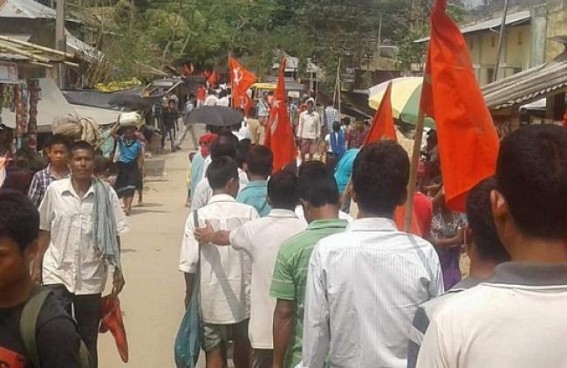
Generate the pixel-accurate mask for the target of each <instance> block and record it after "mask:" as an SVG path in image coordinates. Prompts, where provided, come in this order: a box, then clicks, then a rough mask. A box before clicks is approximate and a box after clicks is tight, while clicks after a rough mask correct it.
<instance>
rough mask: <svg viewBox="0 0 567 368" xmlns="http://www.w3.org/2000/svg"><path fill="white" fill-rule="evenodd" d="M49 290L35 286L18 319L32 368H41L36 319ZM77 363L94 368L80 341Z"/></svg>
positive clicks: (86, 367) (84, 367)
mask: <svg viewBox="0 0 567 368" xmlns="http://www.w3.org/2000/svg"><path fill="white" fill-rule="evenodd" d="M50 294H51V290H49V289H47V288H43V287H41V286H35V287H34V288H33V289H32V291H31V293H30V298H29V299H28V302H27V303H26V305H25V306H24V309H23V310H22V316H21V317H20V334H21V335H22V340H23V342H24V349H25V350H26V357H27V359H28V360H29V361H30V362H31V364H32V366H33V367H34V368H41V364H40V359H39V350H38V348H37V319H38V317H39V314H40V313H41V310H42V308H43V305H44V304H45V301H46V300H47V297H48V296H49V295H50ZM79 361H80V363H81V367H82V368H91V367H94V363H93V360H92V357H91V354H90V353H89V350H88V348H87V345H85V342H84V341H83V340H82V339H80V346H79Z"/></svg>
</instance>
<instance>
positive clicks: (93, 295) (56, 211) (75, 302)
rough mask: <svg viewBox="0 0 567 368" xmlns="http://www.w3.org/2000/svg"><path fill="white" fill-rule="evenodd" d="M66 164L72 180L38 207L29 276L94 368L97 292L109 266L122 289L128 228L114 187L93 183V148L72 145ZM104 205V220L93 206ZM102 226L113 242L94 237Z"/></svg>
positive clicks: (52, 187)
mask: <svg viewBox="0 0 567 368" xmlns="http://www.w3.org/2000/svg"><path fill="white" fill-rule="evenodd" d="M69 165H70V169H71V177H70V178H67V179H61V180H59V181H55V182H53V183H52V184H51V185H50V186H49V187H48V188H47V192H46V194H45V197H44V199H43V201H42V202H41V205H40V206H39V213H40V230H41V231H40V236H39V241H38V244H39V249H38V253H37V255H36V259H35V261H34V269H33V272H32V277H33V278H34V279H35V280H36V281H37V282H42V283H43V285H46V286H48V287H49V288H50V289H51V290H52V291H53V293H54V294H55V295H56V296H57V298H58V299H59V301H60V302H61V305H62V306H63V307H64V308H65V309H66V310H67V311H68V312H69V314H71V312H73V313H72V314H73V316H74V317H75V320H76V321H77V327H78V331H79V335H80V336H81V338H82V339H83V341H84V342H85V344H86V346H87V348H88V349H89V353H90V354H91V356H92V358H93V359H94V361H95V366H96V361H97V337H98V326H99V321H100V316H99V305H100V299H101V293H102V292H103V291H104V287H105V284H106V279H107V267H108V266H109V265H111V266H113V268H114V275H113V289H112V293H113V294H114V295H118V293H120V291H122V288H123V287H124V278H123V276H122V272H121V269H120V254H119V252H120V250H119V243H120V239H119V238H118V236H119V235H120V234H123V233H124V232H125V231H126V230H127V225H126V220H125V216H124V213H123V212H122V209H121V206H120V201H119V199H118V196H117V195H116V193H115V192H114V189H112V188H110V186H108V184H106V183H104V184H103V183H101V182H97V181H95V180H94V179H93V174H94V149H93V147H92V146H91V145H90V144H88V143H87V142H82V141H80V142H76V143H75V144H74V145H73V146H72V147H71V158H70V163H69ZM100 186H102V187H100ZM99 189H100V190H102V191H103V192H102V194H100V193H101V191H99ZM102 196H104V197H106V198H103V197H102ZM106 203H108V206H109V208H106V209H103V210H106V215H104V218H102V217H103V215H101V214H100V213H101V211H103V210H101V209H99V210H98V211H97V210H96V208H97V207H100V206H105V205H106ZM109 212H110V213H111V214H112V215H111V216H110V217H107V216H108V213H109ZM97 213H99V215H97ZM112 220H114V221H112ZM111 221H112V222H111ZM103 223H104V224H110V227H109V229H111V230H110V233H111V234H114V236H116V237H115V238H114V239H108V238H100V237H99V236H98V235H99V233H100V229H99V226H104V225H101V224H103ZM97 224H98V225H97ZM103 242H104V244H102V243H103Z"/></svg>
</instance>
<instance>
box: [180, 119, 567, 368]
mask: <svg viewBox="0 0 567 368" xmlns="http://www.w3.org/2000/svg"><path fill="white" fill-rule="evenodd" d="M435 141H436V136H435V133H431V134H430V135H429V137H428V143H429V147H428V151H427V157H428V159H427V160H426V162H425V164H424V166H425V167H424V168H423V169H422V172H421V176H422V178H429V181H428V182H425V183H423V182H420V183H419V187H420V188H423V191H424V192H426V193H419V196H418V197H416V198H420V200H419V202H420V203H425V205H424V206H425V209H423V208H422V209H421V210H420V212H421V215H418V216H419V217H420V218H416V219H414V221H418V222H420V223H422V226H421V229H422V231H426V232H427V234H425V233H423V232H422V233H420V234H419V235H420V236H418V235H416V234H410V233H406V232H403V231H401V230H400V227H399V226H397V225H396V223H395V222H394V219H395V212H396V211H397V208H398V207H399V206H401V205H403V204H404V203H405V201H406V196H407V185H408V181H409V159H408V155H407V153H406V152H405V151H404V149H403V148H402V147H401V146H400V145H398V144H397V143H394V142H391V141H383V142H380V143H374V144H370V145H367V146H364V147H362V149H361V150H360V151H359V152H357V154H356V155H354V157H352V158H350V160H351V161H352V165H351V175H350V181H351V184H350V185H349V187H350V188H343V190H347V191H349V193H350V197H351V198H352V201H353V202H355V203H356V204H357V207H358V214H357V217H356V219H355V220H354V221H353V220H352V219H351V220H350V221H349V220H348V219H341V216H340V208H341V206H342V205H343V203H342V201H343V200H344V196H343V197H341V195H340V190H339V183H338V180H336V178H335V175H334V174H333V172H331V171H329V169H328V167H327V166H326V165H324V164H323V163H321V162H318V161H315V160H314V161H309V160H308V161H306V162H304V163H302V164H301V165H300V166H299V169H298V170H296V169H295V167H287V168H286V169H284V170H276V171H275V172H274V173H272V174H271V175H270V172H271V171H272V170H273V167H271V166H270V165H269V158H271V157H270V155H269V152H267V151H266V152H263V153H262V154H259V153H260V152H259V150H260V149H263V150H266V148H264V147H262V146H253V147H252V148H250V150H249V151H248V154H247V155H245V158H244V159H243V160H242V158H241V157H239V149H240V148H239V142H238V140H237V138H236V137H235V136H234V135H231V133H230V132H221V133H219V136H218V138H217V139H216V140H214V141H213V142H212V144H211V147H210V156H209V157H210V163H209V166H208V169H207V170H206V172H207V174H206V175H205V177H204V178H202V179H201V182H200V183H199V184H198V186H199V185H203V186H206V187H207V190H208V197H206V198H207V199H206V200H204V201H201V202H199V203H198V204H196V205H193V206H192V212H191V213H190V215H189V216H188V218H187V221H186V226H185V232H184V234H185V236H184V241H183V244H182V246H181V255H180V270H181V271H182V272H183V273H184V275H185V280H186V301H187V303H189V302H190V300H191V295H192V293H193V291H194V290H195V288H198V289H199V290H200V296H201V299H200V308H201V310H202V316H201V317H202V322H203V327H202V334H203V343H202V347H203V349H204V351H205V353H206V360H207V367H222V366H225V364H226V359H227V349H228V347H229V345H230V342H231V341H233V343H234V355H233V360H234V364H235V366H236V367H237V368H238V367H250V366H251V367H324V366H336V367H406V366H407V367H487V366H514V367H534V366H550V367H551V366H562V365H563V364H566V363H567V362H566V361H565V357H564V354H563V353H562V351H561V350H560V349H555V348H551V347H552V346H557V345H556V344H554V343H553V341H555V342H556V341H557V340H556V339H559V338H560V336H561V334H564V333H565V328H564V326H563V324H562V323H561V321H562V320H563V319H564V313H563V312H562V311H561V310H560V309H557V308H560V307H559V306H560V305H561V304H562V303H563V302H565V300H564V298H565V297H564V295H565V290H566V287H567V286H566V284H565V282H564V281H563V277H564V274H565V271H566V266H565V262H566V261H567V254H566V248H565V244H564V240H565V235H566V234H565V231H564V230H563V229H564V225H565V224H564V222H565V221H564V220H565V218H566V217H565V216H559V214H564V213H567V208H566V207H565V203H567V202H565V201H563V200H558V199H559V198H561V199H564V198H566V195H567V166H566V165H567V150H565V147H567V146H566V145H565V143H567V131H565V129H564V128H562V127H558V126H550V125H548V126H531V127H526V128H522V129H520V130H518V131H516V132H514V133H512V134H510V135H509V136H508V137H506V138H504V139H503V141H502V144H501V150H500V155H499V158H498V167H497V172H496V174H495V176H494V177H492V178H486V180H484V181H482V182H480V183H478V185H477V186H475V187H474V188H472V189H471V191H470V194H469V198H468V205H467V213H466V214H458V213H455V212H452V211H451V210H450V209H449V208H448V207H447V205H446V204H445V200H444V195H443V185H442V184H443V183H442V178H440V177H439V172H438V171H436V170H438V165H439V162H438V159H436V155H437V153H436V146H435ZM340 165H341V163H340V162H339V167H340ZM242 173H245V174H246V176H243V175H242ZM205 183H206V184H205ZM250 187H252V188H254V192H255V193H257V195H255V196H254V198H255V199H254V200H249V198H247V196H241V195H240V194H239V193H246V190H245V189H244V188H250ZM239 188H240V191H239ZM243 189H244V190H243ZM427 194H428V195H427ZM422 197H424V198H425V199H426V200H425V202H422ZM349 201H350V199H349ZM266 202H267V203H266ZM417 202H418V201H417V200H416V203H417ZM550 202H553V204H551V203H550ZM298 204H299V205H300V207H301V208H302V211H300V214H301V215H300V214H299V213H298V211H297V205H298ZM266 205H269V206H270V210H269V211H263V210H265V209H266V208H265V207H266ZM418 207H419V206H418ZM422 207H423V206H422ZM261 212H263V213H261ZM418 212H419V211H418ZM424 217H425V218H426V219H425V220H424ZM423 229H426V230H423ZM463 252H465V253H466V254H467V256H468V258H469V260H470V274H469V276H468V277H466V278H465V279H463V280H461V270H460V268H459V260H460V258H461V254H462V253H463ZM248 290H249V291H248ZM445 291H446V293H445ZM547 303H549V306H548V305H547ZM548 307H549V308H548ZM528 311H530V312H528ZM530 315H533V318H532V317H528V316H530ZM542 320H544V321H543V322H542ZM494 326H497V328H495V327H494ZM522 331H530V333H533V334H536V335H538V336H540V337H541V339H536V340H537V341H534V340H533V339H531V338H530V339H526V338H525V333H522ZM246 332H247V333H246ZM540 340H541V341H540ZM250 351H252V355H251V356H250V355H249V352H250ZM543 351H546V352H547V353H545V354H544V353H542V352H543Z"/></svg>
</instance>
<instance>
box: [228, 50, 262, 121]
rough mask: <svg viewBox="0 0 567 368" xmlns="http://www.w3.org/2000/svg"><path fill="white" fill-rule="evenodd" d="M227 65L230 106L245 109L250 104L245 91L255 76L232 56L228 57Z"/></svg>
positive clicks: (254, 79)
mask: <svg viewBox="0 0 567 368" xmlns="http://www.w3.org/2000/svg"><path fill="white" fill-rule="evenodd" d="M228 67H229V69H230V84H231V90H232V107H234V108H240V109H243V110H244V111H247V110H248V109H249V108H250V106H251V105H252V101H251V99H250V97H249V96H248V93H247V92H248V89H249V88H250V87H251V86H252V85H253V84H254V82H256V76H255V75H254V73H252V72H250V71H249V70H247V69H246V68H244V67H243V66H242V65H240V63H239V62H238V61H237V60H236V59H234V58H229V59H228Z"/></svg>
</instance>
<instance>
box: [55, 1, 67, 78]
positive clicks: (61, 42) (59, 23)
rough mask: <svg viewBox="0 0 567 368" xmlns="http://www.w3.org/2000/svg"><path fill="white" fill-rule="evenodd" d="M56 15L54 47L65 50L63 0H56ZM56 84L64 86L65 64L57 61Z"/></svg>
mask: <svg viewBox="0 0 567 368" xmlns="http://www.w3.org/2000/svg"><path fill="white" fill-rule="evenodd" d="M55 10H56V12H57V16H56V18H55V49H56V50H59V51H63V52H66V51H67V50H66V49H67V42H66V37H65V0H57V7H56V9H55ZM57 71H58V73H57V74H58V84H59V88H65V79H66V78H65V64H64V63H63V62H61V63H59V65H58V67H57Z"/></svg>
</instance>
